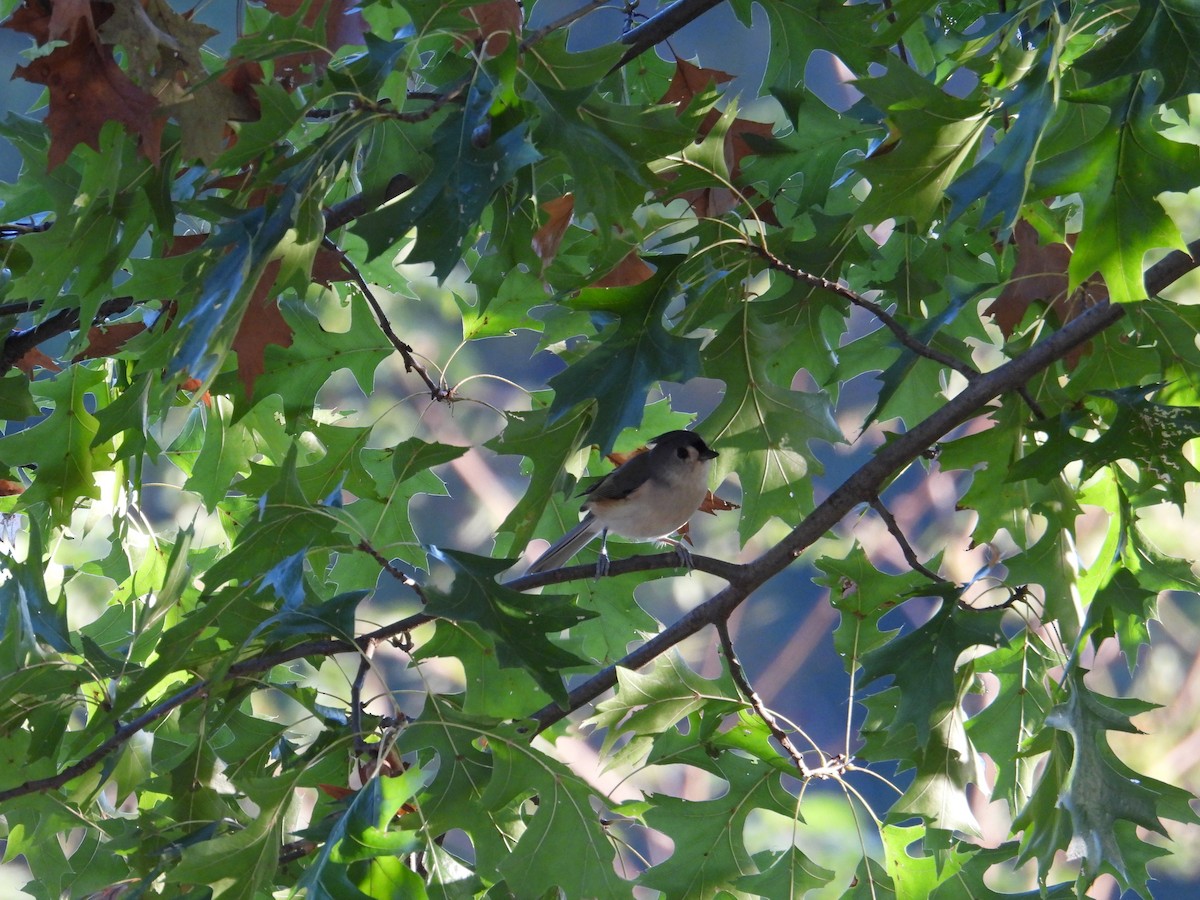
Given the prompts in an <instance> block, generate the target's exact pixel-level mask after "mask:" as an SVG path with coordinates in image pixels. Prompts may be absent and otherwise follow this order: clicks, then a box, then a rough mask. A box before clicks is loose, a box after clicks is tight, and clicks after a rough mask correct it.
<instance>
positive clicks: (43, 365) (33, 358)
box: [13, 347, 62, 378]
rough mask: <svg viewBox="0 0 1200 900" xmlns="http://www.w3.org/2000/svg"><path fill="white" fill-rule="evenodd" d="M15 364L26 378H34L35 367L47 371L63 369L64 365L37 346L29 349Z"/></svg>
mask: <svg viewBox="0 0 1200 900" xmlns="http://www.w3.org/2000/svg"><path fill="white" fill-rule="evenodd" d="M13 365H14V366H16V367H17V368H18V369H20V370H21V371H22V372H24V373H25V377H26V378H33V370H34V369H45V370H46V371H47V372H61V371H62V366H60V365H59V364H58V363H56V362H55V361H54V360H53V359H51V358H50V357H49V356H47V355H46V354H45V353H43V352H42V351H41V350H39V349H38V348H37V347H30V348H29V349H28V350H26V351H25V353H24V354H23V355H22V356H21V358H20V359H18V360H17V361H16V362H14V363H13Z"/></svg>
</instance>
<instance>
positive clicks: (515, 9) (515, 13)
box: [463, 0, 525, 57]
mask: <svg viewBox="0 0 1200 900" xmlns="http://www.w3.org/2000/svg"><path fill="white" fill-rule="evenodd" d="M463 15H464V16H466V17H467V18H468V19H470V20H471V21H473V22H476V23H478V25H479V27H478V28H476V29H473V30H472V31H470V32H468V33H467V38H468V39H469V40H470V41H472V42H473V43H477V44H478V43H482V44H483V55H484V56H485V57H493V56H499V55H500V54H501V53H503V52H504V51H505V50H506V49H507V48H508V39H509V35H512V36H514V37H517V38H519V37H520V36H521V29H522V27H523V26H524V24H525V22H524V18H523V16H522V15H521V4H520V3H518V2H517V0H488V2H486V3H477V4H475V5H474V6H469V7H467V9H466V10H465V11H464V12H463Z"/></svg>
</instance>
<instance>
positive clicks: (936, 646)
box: [859, 586, 1005, 747]
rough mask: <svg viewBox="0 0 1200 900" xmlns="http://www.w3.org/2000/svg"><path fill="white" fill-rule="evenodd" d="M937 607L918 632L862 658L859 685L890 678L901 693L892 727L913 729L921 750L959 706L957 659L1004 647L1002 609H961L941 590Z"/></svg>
mask: <svg viewBox="0 0 1200 900" xmlns="http://www.w3.org/2000/svg"><path fill="white" fill-rule="evenodd" d="M943 590H944V591H946V593H944V594H943V602H942V605H941V608H940V609H938V611H937V612H936V613H934V614H933V616H932V617H931V618H930V620H929V621H928V622H926V623H925V624H924V625H922V626H921V627H920V628H918V629H916V630H915V631H912V632H910V633H908V634H905V635H902V636H900V637H897V638H894V639H893V640H891V641H889V642H888V643H887V644H886V645H884V646H881V647H876V648H874V649H872V650H870V651H869V652H868V653H866V654H865V655H864V656H863V658H862V673H861V678H860V680H859V683H860V684H861V685H863V686H864V687H865V686H866V685H868V684H870V683H871V682H873V681H876V680H877V679H879V678H883V677H884V676H887V675H890V676H892V677H893V678H894V679H895V685H896V687H898V688H899V689H900V705H899V707H898V708H897V710H896V719H895V721H894V722H893V723H892V725H893V729H894V731H895V732H896V733H900V732H902V731H903V729H904V728H905V727H907V726H910V725H911V726H912V727H913V728H915V729H916V733H917V744H918V746H921V747H924V746H925V744H926V741H927V740H928V739H929V736H930V735H931V734H932V729H933V726H934V723H935V721H936V720H938V719H940V718H941V716H942V715H944V714H945V713H947V712H948V711H950V710H952V709H953V708H954V707H955V706H956V705H957V703H958V697H959V694H960V690H961V688H960V685H961V679H962V678H963V677H964V671H963V668H962V667H961V666H960V665H959V662H958V660H959V656H960V655H961V654H962V653H963V651H965V650H968V649H970V648H971V647H977V646H983V647H997V646H1000V645H1001V644H1003V643H1004V641H1005V638H1004V633H1003V632H1002V631H1001V630H1000V620H1001V619H1002V618H1003V616H1004V610H1003V609H990V610H975V609H968V608H964V607H960V606H958V605H957V603H956V602H955V595H954V592H953V589H952V588H950V587H949V586H946V587H945V588H943Z"/></svg>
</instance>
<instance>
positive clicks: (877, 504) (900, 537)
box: [871, 497, 947, 584]
mask: <svg viewBox="0 0 1200 900" xmlns="http://www.w3.org/2000/svg"><path fill="white" fill-rule="evenodd" d="M871 509H873V510H875V512H877V513H879V518H881V519H883V524H884V525H886V526H887V530H888V533H889V534H891V536H892V537H894V538H895V539H896V543H897V544H899V545H900V552H901V553H903V554H904V558H905V559H906V560H908V564H909V565H910V566H912V567H913V569H914V570H916V571H917V572H920V573H921V574H922V575H924V576H925V577H926V578H928V579H929V580H930V581H932V582H933V583H934V584H946V583H947V582H946V579H945V578H942V577H941V576H940V575H938V574H937V573H936V572H932V571H930V570H929V569H927V568H926V567H925V566H923V565H921V561H920V560H919V559H917V554H916V553H915V552H914V551H913V548H912V545H911V544H909V542H908V538H906V537H905V536H904V532H903V531H901V530H900V526H899V525H897V524H896V517H895V516H893V515H892V511H891V510H890V509H888V508H887V507H886V506H884V505H883V501H882V500H880V499H879V498H878V497H872V498H871Z"/></svg>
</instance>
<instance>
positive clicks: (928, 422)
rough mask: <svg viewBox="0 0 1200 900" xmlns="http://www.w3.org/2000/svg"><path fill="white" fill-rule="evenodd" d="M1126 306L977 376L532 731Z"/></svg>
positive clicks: (739, 594) (1087, 315) (741, 589)
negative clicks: (719, 586)
mask: <svg viewBox="0 0 1200 900" xmlns="http://www.w3.org/2000/svg"><path fill="white" fill-rule="evenodd" d="M1124 315H1125V311H1124V310H1123V309H1121V308H1120V307H1118V306H1113V305H1112V304H1109V303H1103V304H1100V305H1098V306H1094V307H1092V308H1091V309H1089V310H1087V311H1086V312H1084V313H1083V314H1082V315H1080V316H1078V317H1077V318H1075V319H1073V320H1072V321H1071V322H1070V323H1068V324H1067V325H1065V326H1063V327H1062V328H1061V329H1059V330H1058V331H1056V332H1055V333H1054V334H1052V335H1051V336H1050V337H1048V338H1046V339H1045V340H1043V341H1041V342H1039V343H1037V344H1035V345H1034V346H1033V347H1031V348H1030V349H1029V350H1027V351H1026V352H1025V353H1023V354H1021V355H1020V356H1018V357H1016V358H1015V359H1013V360H1011V361H1009V362H1007V363H1005V364H1004V365H1002V366H1000V367H999V368H997V369H994V370H992V371H991V372H987V373H985V374H981V375H979V376H978V377H976V378H975V379H974V380H973V381H971V382H969V383H968V384H967V386H966V388H965V389H964V390H963V391H962V392H961V393H959V394H958V395H957V396H955V397H954V398H953V399H952V400H950V401H949V402H947V403H946V405H945V406H943V407H942V408H941V409H940V410H938V411H937V412H935V413H933V414H932V415H931V416H929V417H928V418H926V419H925V420H924V421H922V422H919V423H918V424H917V425H916V426H915V427H913V429H912V430H911V431H909V432H907V433H905V434H902V435H900V436H898V437H896V438H895V439H894V440H892V441H890V442H888V443H887V444H885V445H883V447H881V448H880V449H879V451H878V452H877V453H876V454H875V456H873V457H872V458H871V459H870V460H868V461H867V462H866V463H865V464H864V465H863V466H862V467H861V468H860V469H859V470H858V471H857V472H855V473H854V474H853V475H851V476H850V477H849V478H847V479H846V481H844V482H843V483H842V485H841V486H840V487H839V488H837V489H836V490H835V491H834V492H833V493H832V494H830V495H829V496H828V497H827V498H826V499H825V500H824V501H823V502H822V503H821V504H820V505H818V506H817V507H816V509H814V510H813V511H812V512H811V513H810V514H809V515H808V516H807V518H805V519H804V521H802V522H801V523H800V524H799V525H797V526H796V527H795V528H794V529H793V530H792V532H791V533H790V534H789V535H788V536H787V537H786V538H784V539H783V540H782V541H780V542H779V543H778V544H776V545H775V546H774V547H772V548H771V549H769V550H768V551H767V552H766V553H764V554H763V555H762V556H760V557H759V558H758V559H756V560H754V561H752V562H749V563H746V564H745V565H744V566H741V567H740V568H741V570H742V573H741V575H740V577H738V578H737V579H736V580H734V581H732V582H731V583H730V584H729V586H728V587H726V588H725V589H724V590H722V591H720V592H718V593H717V594H716V595H715V596H713V597H712V598H711V599H710V600H708V601H706V602H705V603H702V604H701V605H699V606H697V607H695V608H693V609H691V610H690V611H689V612H687V613H685V614H684V615H683V616H682V617H680V618H679V619H677V620H676V621H675V622H673V623H672V624H671V625H669V626H668V627H667V628H665V629H664V630H663V631H661V632H659V633H658V634H657V635H655V636H654V637H653V638H651V639H650V640H648V641H647V642H646V643H645V644H643V645H642V646H640V647H638V648H637V649H635V650H634V651H632V652H631V653H629V654H627V655H626V656H625V657H624V658H622V659H621V660H619V661H618V662H616V663H614V664H613V665H611V666H608V667H606V668H605V669H602V670H601V671H600V672H598V673H596V674H595V675H593V676H592V677H591V678H589V679H588V680H587V681H585V682H584V683H582V684H580V685H578V686H576V687H575V689H574V690H572V691H571V692H570V693H569V694H568V695H567V705H566V707H565V708H564V707H560V706H558V705H557V704H554V703H552V704H549V705H547V706H545V707H543V708H542V709H540V710H538V711H537V712H535V713H534V714H533V715H532V716H531V717H530V718H532V719H533V720H534V721H535V722H536V723H537V726H536V728H537V730H538V731H542V730H544V729H546V728H549V727H550V726H551V725H553V724H554V723H555V722H558V721H559V720H560V719H562V718H564V717H565V716H567V715H568V714H569V713H570V712H572V711H574V710H576V709H579V708H580V707H581V706H584V705H586V704H588V703H591V702H592V701H593V700H595V699H596V698H597V697H599V696H600V695H601V694H603V693H604V692H605V691H607V690H609V689H610V688H611V687H612V686H613V685H615V684H616V681H617V669H618V668H623V669H638V668H641V667H642V666H644V665H645V664H647V663H648V662H650V661H652V660H653V659H655V658H656V657H658V656H660V655H661V654H662V653H664V652H665V651H666V650H668V649H669V648H671V647H673V646H675V645H676V644H678V643H679V642H680V641H682V640H684V639H685V638H688V637H690V636H691V635H693V634H695V633H696V632H697V631H699V630H700V629H702V628H704V627H706V626H708V625H713V624H715V623H717V622H719V621H722V620H724V619H725V618H727V617H728V616H729V614H730V613H732V612H733V611H734V610H735V609H737V607H738V606H739V605H741V603H742V602H743V601H744V600H746V599H747V598H748V597H749V596H750V595H751V594H752V593H753V592H754V591H755V590H756V589H757V588H758V587H759V586H760V585H762V584H763V583H765V582H766V581H767V580H768V579H770V578H771V577H773V576H775V575H777V574H779V573H780V572H781V571H783V570H784V569H785V568H787V567H788V566H789V565H790V564H791V563H792V561H793V560H795V559H796V558H797V557H799V556H800V554H801V553H802V552H804V550H805V549H806V548H807V547H809V546H811V545H812V544H813V543H815V542H816V541H817V540H818V539H819V538H820V537H821V536H822V535H824V534H825V533H826V532H828V531H829V530H830V529H831V528H833V527H834V526H835V525H837V523H838V522H840V521H841V520H842V518H844V517H845V516H846V514H847V513H849V512H850V510H852V509H853V508H854V507H855V506H857V505H858V504H860V503H864V502H868V501H869V500H870V498H872V497H874V496H876V495H877V494H878V493H879V491H880V489H881V488H882V487H883V485H884V483H885V482H886V481H887V480H888V479H890V478H891V477H892V476H893V475H895V474H897V473H898V472H900V471H901V470H903V469H904V468H906V467H907V466H908V465H909V464H910V463H911V462H912V461H913V460H915V459H916V458H917V457H919V456H920V455H921V454H922V453H923V452H924V451H925V448H927V447H929V446H931V445H932V444H934V443H936V442H937V441H938V440H940V439H941V438H942V437H944V436H945V435H946V434H948V433H949V432H950V431H952V430H953V429H955V428H957V427H958V426H959V425H961V424H962V423H964V422H966V421H968V420H969V419H971V418H973V417H974V416H976V415H978V414H979V412H980V411H981V410H982V409H983V408H984V407H985V406H986V405H987V404H988V403H989V402H991V401H992V400H993V399H995V398H996V397H999V396H1001V395H1002V394H1004V393H1007V392H1009V391H1011V390H1013V389H1015V388H1016V387H1017V386H1018V385H1021V384H1024V383H1025V382H1026V381H1028V380H1029V379H1030V378H1032V377H1033V376H1034V375H1036V374H1037V373H1038V372H1041V371H1042V370H1043V369H1046V368H1048V367H1049V366H1050V365H1052V364H1053V363H1055V362H1056V361H1058V360H1059V359H1061V358H1062V357H1063V356H1065V355H1066V354H1067V353H1068V352H1069V351H1071V350H1073V349H1074V348H1075V347H1078V346H1080V345H1081V344H1084V343H1086V342H1087V341H1089V340H1091V339H1092V338H1093V337H1095V336H1096V335H1098V334H1099V333H1100V332H1102V331H1104V329H1106V328H1108V327H1110V326H1112V325H1113V324H1114V323H1116V322H1117V321H1119V320H1120V319H1121V317H1122V316H1124Z"/></svg>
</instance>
